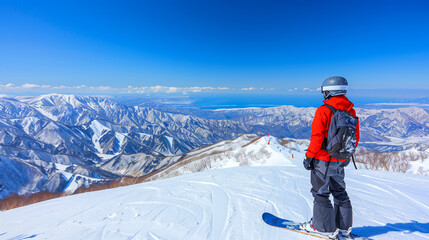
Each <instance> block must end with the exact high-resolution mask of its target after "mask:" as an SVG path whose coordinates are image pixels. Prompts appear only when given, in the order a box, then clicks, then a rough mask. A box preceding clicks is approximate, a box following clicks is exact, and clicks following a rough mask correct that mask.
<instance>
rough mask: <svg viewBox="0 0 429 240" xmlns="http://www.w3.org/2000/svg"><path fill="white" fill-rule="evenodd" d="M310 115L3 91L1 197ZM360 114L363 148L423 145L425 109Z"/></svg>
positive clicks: (134, 170)
mask: <svg viewBox="0 0 429 240" xmlns="http://www.w3.org/2000/svg"><path fill="white" fill-rule="evenodd" d="M314 112H315V108H297V107H293V106H281V107H273V108H251V109H225V110H216V111H209V112H207V111H204V113H202V114H198V116H199V117H198V116H193V115H184V114H178V113H172V112H168V111H163V110H162V109H154V108H151V107H148V106H145V107H143V106H127V105H124V104H119V103H117V102H115V101H113V100H111V99H109V98H103V97H83V96H75V95H60V94H49V95H42V96H38V97H8V96H2V97H0V166H1V167H2V169H3V171H1V172H0V189H1V190H2V191H1V192H0V198H3V197H5V196H8V195H9V194H12V193H18V194H25V193H34V192H39V191H50V192H60V191H64V190H69V191H73V190H74V189H75V188H77V187H79V186H88V185H90V184H92V183H95V182H103V181H106V180H110V179H116V178H118V177H121V176H141V175H144V174H147V173H150V172H153V171H156V170H159V169H162V168H164V167H166V166H169V165H171V164H173V163H175V162H177V161H178V160H180V159H181V158H183V157H185V155H186V154H188V157H189V154H190V153H189V151H191V150H193V149H196V148H199V147H202V146H207V145H211V144H214V143H217V142H219V141H222V140H226V139H235V138H237V137H239V136H240V135H242V134H245V133H254V134H258V135H266V134H267V133H270V134H274V135H275V136H277V137H281V138H283V137H293V138H307V139H308V138H309V134H310V126H311V120H312V117H313V115H314ZM357 112H358V116H359V117H360V120H361V126H362V127H361V131H362V142H361V143H362V144H361V145H363V146H366V147H367V148H368V149H372V150H374V149H375V150H382V151H392V150H402V149H416V150H427V149H428V146H429V137H427V136H428V133H429V114H428V113H427V112H426V111H425V110H424V109H420V108H416V107H413V108H399V109H384V110H383V109H382V110H375V109H357ZM202 116H204V117H202Z"/></svg>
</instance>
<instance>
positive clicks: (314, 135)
mask: <svg viewBox="0 0 429 240" xmlns="http://www.w3.org/2000/svg"><path fill="white" fill-rule="evenodd" d="M347 88H348V83H347V80H346V79H345V78H343V77H330V78H328V79H326V80H325V81H324V82H323V84H322V87H321V92H322V93H323V96H324V98H325V100H324V101H323V102H324V105H322V106H320V107H319V108H317V110H316V113H315V116H314V119H313V122H312V124H311V139H310V145H309V146H308V150H307V152H306V156H305V159H304V161H303V164H304V167H305V168H306V169H307V170H311V185H312V188H311V193H312V194H313V197H314V205H313V217H312V218H311V219H310V221H308V222H305V223H302V224H301V225H300V228H301V229H302V230H305V231H308V232H323V233H327V235H328V236H329V238H332V239H338V234H339V233H341V234H342V235H343V236H344V237H349V238H352V237H351V236H352V235H351V234H350V233H351V230H352V205H351V202H350V199H349V196H348V195H347V192H346V185H345V182H344V167H346V166H347V165H348V164H349V162H350V158H347V159H337V158H334V157H333V156H332V155H333V154H332V155H331V154H329V153H328V152H327V145H328V143H327V139H328V130H329V131H331V130H330V127H331V126H332V125H331V121H332V119H333V113H334V112H335V111H337V110H341V111H344V112H346V113H345V114H347V115H349V114H350V115H349V116H350V118H354V119H356V120H355V125H356V127H355V129H354V131H353V136H352V138H353V141H352V143H353V146H352V148H353V149H352V151H353V152H354V149H355V147H356V146H357V143H358V142H359V122H358V120H357V118H356V112H355V110H354V109H353V106H354V105H353V103H352V102H350V101H349V100H348V98H347V97H346V96H345V95H346V93H347ZM352 116H353V117H352ZM352 120H353V119H352ZM334 125H335V124H334ZM337 141H340V142H341V141H342V140H337ZM340 145H341V143H340ZM343 146H344V145H343ZM329 151H330V149H329ZM330 152H331V151H330ZM331 153H332V152H331ZM329 194H332V195H333V197H334V206H332V203H331V201H330V199H329Z"/></svg>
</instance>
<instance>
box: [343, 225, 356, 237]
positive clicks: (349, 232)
mask: <svg viewBox="0 0 429 240" xmlns="http://www.w3.org/2000/svg"><path fill="white" fill-rule="evenodd" d="M341 235H343V237H345V238H347V239H350V240H352V239H354V237H353V235H352V227H349V229H347V230H341Z"/></svg>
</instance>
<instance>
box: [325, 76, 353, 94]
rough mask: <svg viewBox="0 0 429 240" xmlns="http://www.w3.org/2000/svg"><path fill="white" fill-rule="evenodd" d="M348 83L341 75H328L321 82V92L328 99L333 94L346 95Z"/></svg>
mask: <svg viewBox="0 0 429 240" xmlns="http://www.w3.org/2000/svg"><path fill="white" fill-rule="evenodd" d="M348 86H349V84H348V83H347V80H346V79H345V78H343V77H330V78H327V79H326V80H325V81H323V83H322V87H321V89H320V90H321V92H322V93H323V97H325V99H328V98H330V97H333V96H338V95H346V93H347V88H348Z"/></svg>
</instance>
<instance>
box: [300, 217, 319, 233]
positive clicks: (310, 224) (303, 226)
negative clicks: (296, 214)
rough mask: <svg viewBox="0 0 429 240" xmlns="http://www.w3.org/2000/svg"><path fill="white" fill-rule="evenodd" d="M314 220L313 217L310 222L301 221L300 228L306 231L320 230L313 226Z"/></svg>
mask: <svg viewBox="0 0 429 240" xmlns="http://www.w3.org/2000/svg"><path fill="white" fill-rule="evenodd" d="M312 220H313V219H310V221H308V222H304V223H301V224H300V225H299V228H300V229H301V230H304V231H306V232H318V231H317V230H316V228H315V227H314V226H313V222H312Z"/></svg>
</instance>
